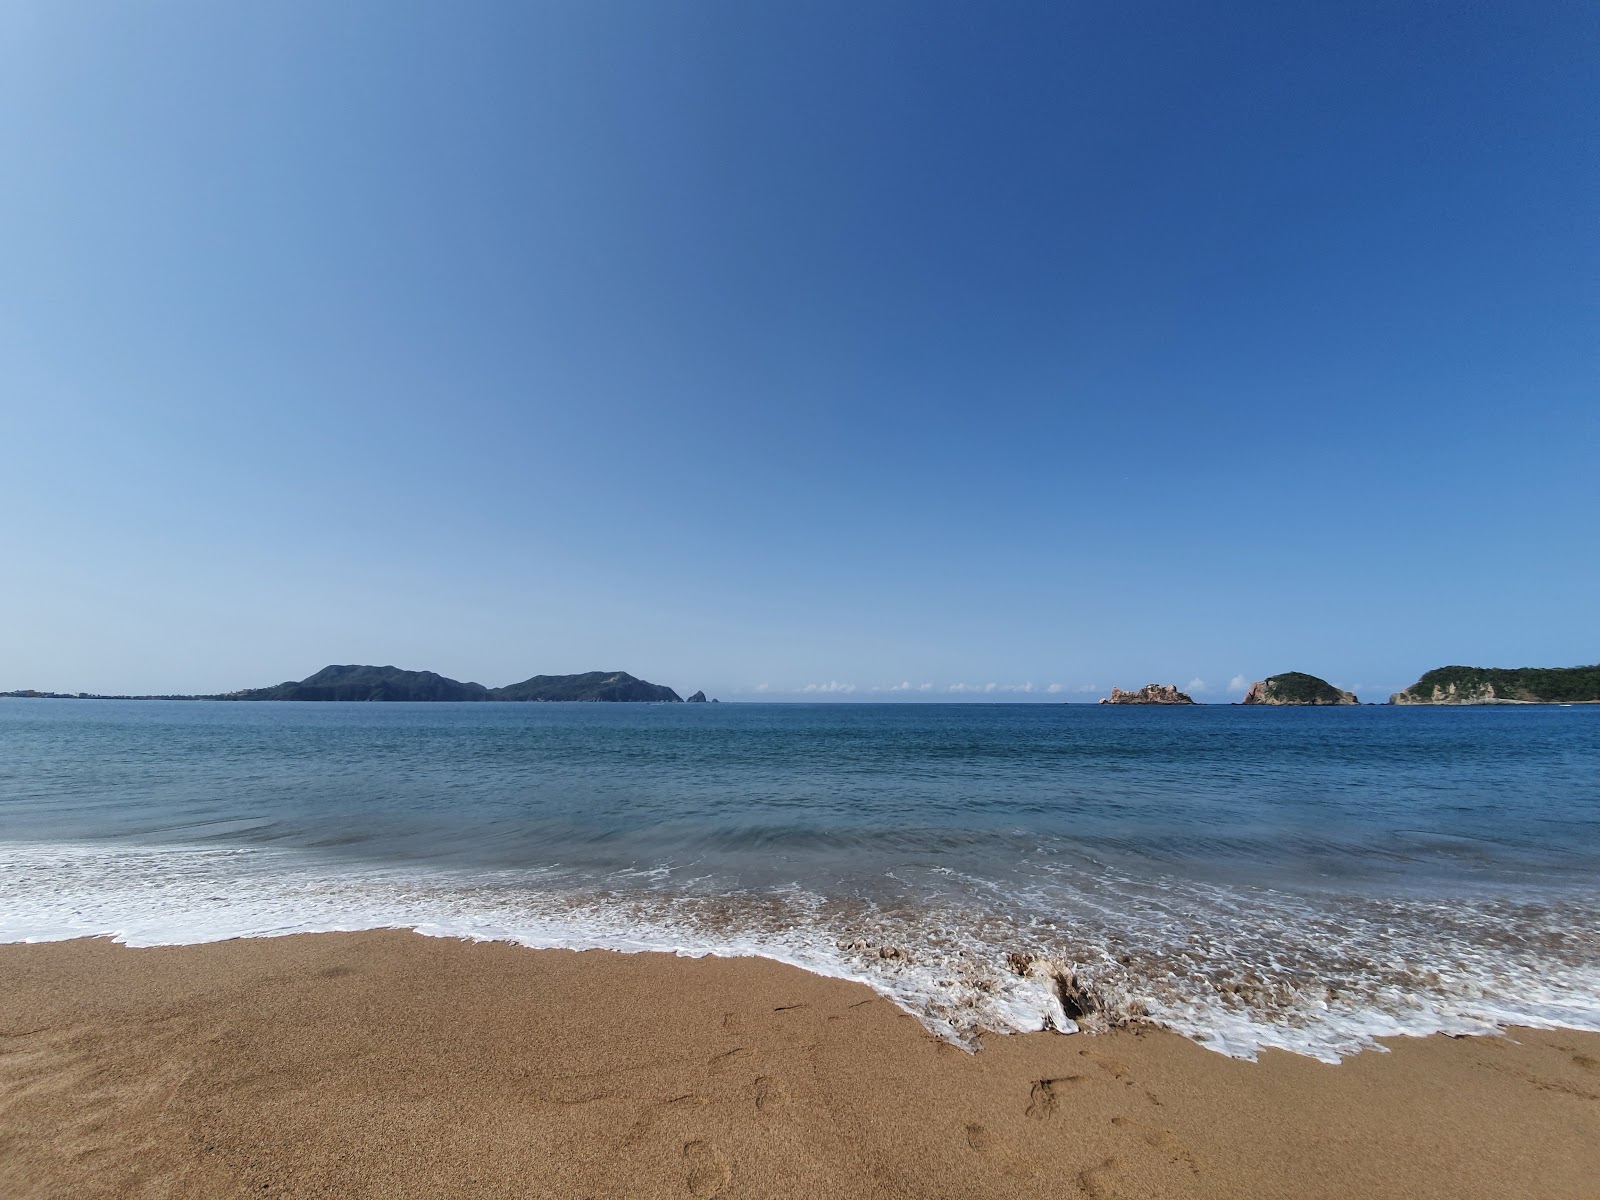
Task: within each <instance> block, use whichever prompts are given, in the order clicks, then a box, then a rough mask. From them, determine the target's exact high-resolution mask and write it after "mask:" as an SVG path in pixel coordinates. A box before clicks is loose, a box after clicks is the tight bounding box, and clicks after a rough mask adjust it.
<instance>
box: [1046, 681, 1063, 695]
mask: <svg viewBox="0 0 1600 1200" xmlns="http://www.w3.org/2000/svg"><path fill="white" fill-rule="evenodd" d="M1066 690H1067V685H1066V684H1064V683H1052V684H1051V685H1050V686H1049V687H1047V688H1045V691H1047V692H1049V693H1050V694H1051V695H1052V696H1054V695H1056V694H1057V693H1058V692H1064V691H1066Z"/></svg>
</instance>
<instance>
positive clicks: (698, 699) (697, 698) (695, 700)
mask: <svg viewBox="0 0 1600 1200" xmlns="http://www.w3.org/2000/svg"><path fill="white" fill-rule="evenodd" d="M705 702H706V694H705V693H704V692H696V693H695V694H694V695H692V696H690V697H689V699H688V701H687V703H689V704H704V703H705Z"/></svg>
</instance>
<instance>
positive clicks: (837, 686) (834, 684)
mask: <svg viewBox="0 0 1600 1200" xmlns="http://www.w3.org/2000/svg"><path fill="white" fill-rule="evenodd" d="M800 690H801V692H853V691H855V690H856V685H855V684H853V683H840V682H839V681H838V680H837V679H830V680H828V682H827V683H808V684H806V685H805V687H803V688H801V689H800Z"/></svg>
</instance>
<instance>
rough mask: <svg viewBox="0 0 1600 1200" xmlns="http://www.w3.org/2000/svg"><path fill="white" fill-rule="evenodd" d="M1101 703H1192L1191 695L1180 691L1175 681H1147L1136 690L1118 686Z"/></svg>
mask: <svg viewBox="0 0 1600 1200" xmlns="http://www.w3.org/2000/svg"><path fill="white" fill-rule="evenodd" d="M1100 703H1101V704H1193V703H1194V699H1193V697H1191V696H1189V695H1187V694H1185V693H1184V692H1180V691H1179V690H1178V685H1177V684H1175V683H1147V684H1145V685H1144V686H1143V687H1142V688H1140V689H1139V690H1138V691H1136V692H1125V691H1123V690H1122V689H1121V688H1119V687H1113V688H1112V689H1111V695H1110V696H1108V697H1106V698H1105V699H1104V700H1102V701H1100Z"/></svg>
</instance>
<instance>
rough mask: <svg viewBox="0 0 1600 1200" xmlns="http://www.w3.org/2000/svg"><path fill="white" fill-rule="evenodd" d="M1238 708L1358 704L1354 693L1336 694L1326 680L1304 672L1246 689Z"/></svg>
mask: <svg viewBox="0 0 1600 1200" xmlns="http://www.w3.org/2000/svg"><path fill="white" fill-rule="evenodd" d="M1240 703H1241V704H1360V703H1361V701H1359V700H1357V699H1356V697H1355V693H1354V692H1344V691H1340V690H1339V689H1338V688H1336V687H1334V686H1333V684H1331V683H1329V682H1328V681H1327V680H1326V679H1319V678H1317V677H1316V676H1315V675H1307V674H1306V673H1305V672H1304V671H1285V672H1284V673H1283V674H1281V675H1269V676H1267V678H1265V679H1258V680H1257V681H1256V682H1255V683H1252V684H1251V685H1250V690H1249V691H1248V692H1246V693H1245V697H1244V699H1243V700H1242V701H1240Z"/></svg>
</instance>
